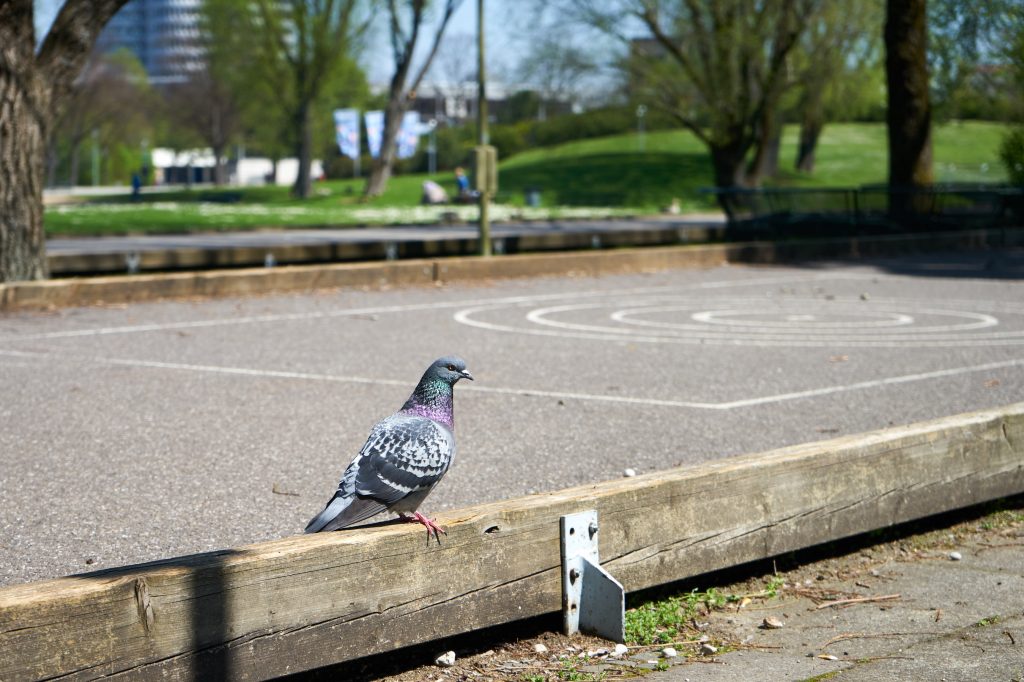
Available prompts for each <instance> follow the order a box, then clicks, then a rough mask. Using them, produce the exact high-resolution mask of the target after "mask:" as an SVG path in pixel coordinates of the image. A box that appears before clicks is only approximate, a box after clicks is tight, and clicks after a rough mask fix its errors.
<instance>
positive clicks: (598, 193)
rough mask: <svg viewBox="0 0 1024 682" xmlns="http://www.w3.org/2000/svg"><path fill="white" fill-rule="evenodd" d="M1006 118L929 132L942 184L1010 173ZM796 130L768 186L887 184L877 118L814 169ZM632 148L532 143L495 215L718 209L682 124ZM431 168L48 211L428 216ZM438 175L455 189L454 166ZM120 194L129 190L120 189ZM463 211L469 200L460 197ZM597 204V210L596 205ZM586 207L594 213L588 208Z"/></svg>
mask: <svg viewBox="0 0 1024 682" xmlns="http://www.w3.org/2000/svg"><path fill="white" fill-rule="evenodd" d="M1005 130H1006V128H1005V127H1004V126H1002V125H999V124H994V123H982V122H962V123H951V124H946V125H940V126H936V127H935V130H934V157H935V176H936V180H937V181H939V182H1005V181H1006V172H1005V170H1004V168H1003V167H1002V165H1001V164H1000V162H999V160H998V155H997V152H998V148H999V143H1000V140H1001V138H1002V136H1003V134H1004V133H1005ZM797 133H798V130H797V128H796V127H795V126H790V127H787V128H786V129H785V131H784V135H783V141H782V158H781V169H782V170H781V174H780V176H779V177H778V178H775V179H773V180H771V181H770V182H768V183H767V184H768V186H784V187H840V186H847V187H848V186H857V185H862V184H868V183H882V182H884V181H885V179H886V173H887V167H886V158H887V152H886V131H885V126H884V125H882V124H848V123H847V124H832V125H829V126H827V127H826V128H825V131H824V134H823V135H822V139H821V142H820V144H819V147H818V153H817V166H816V168H815V171H814V173H813V174H803V173H797V172H795V171H792V170H790V169H792V167H793V161H794V157H795V150H796V138H797ZM643 144H644V149H643V150H641V149H640V148H639V140H638V139H637V136H636V135H635V134H631V135H618V136H611V137H604V138H596V139H589V140H580V141H577V142H571V143H567V144H564V145H560V146H557V147H546V148H539V149H534V150H531V151H528V152H525V153H522V154H518V155H516V156H514V157H511V158H508V159H505V160H503V161H502V162H501V167H500V185H501V190H500V193H499V195H498V201H499V202H500V203H502V204H504V205H505V206H504V207H501V206H499V207H496V209H495V211H494V213H493V214H494V217H495V218H496V219H499V220H500V219H502V218H507V217H509V216H512V215H522V216H524V217H534V218H543V217H549V216H559V215H561V216H567V215H572V212H573V211H574V210H578V207H606V208H605V209H602V211H604V210H606V209H610V210H612V211H619V212H627V211H632V212H652V211H657V210H659V209H660V208H661V207H664V206H666V205H668V204H669V203H670V202H671V201H672V200H673V199H678V200H679V202H680V204H681V206H682V207H683V209H684V210H700V209H707V208H713V207H714V201H713V200H712V199H711V197H709V196H708V195H705V194H701V192H700V190H701V189H702V188H706V187H709V186H710V185H711V183H712V180H711V177H712V176H711V165H710V162H709V160H708V155H707V152H706V151H705V148H704V146H703V145H702V144H701V143H700V142H699V141H698V140H697V139H696V138H695V137H694V136H693V135H692V134H691V133H689V132H687V131H682V130H677V131H655V132H650V133H647V134H646V135H645V136H644V141H643ZM425 179H427V176H426V175H405V176H397V177H394V178H392V179H391V182H390V183H389V185H388V189H387V192H386V193H385V194H384V195H383V196H381V197H378V198H376V199H374V200H373V201H370V202H365V203H364V202H362V201H360V193H361V191H362V187H363V182H362V181H361V180H332V181H327V182H324V183H317V196H315V197H313V198H311V199H307V200H305V201H298V200H295V199H292V198H291V197H290V196H289V194H288V189H287V188H283V187H260V188H225V189H209V190H195V191H190V192H174V193H162V194H158V195H145V196H144V197H143V200H142V201H140V202H138V203H132V202H130V201H129V200H128V197H127V195H125V196H123V197H119V198H105V199H102V200H99V201H94V202H90V203H88V204H76V205H69V206H57V207H50V208H48V209H47V211H46V214H45V217H44V220H45V224H46V230H47V233H48V234H51V235H57V234H111V233H126V232H147V231H154V232H182V231H189V230H230V229H245V228H255V227H298V226H309V225H359V224H393V223H408V222H419V223H435V222H437V220H438V218H439V216H440V213H441V212H443V211H447V210H452V207H420V206H419V205H418V204H419V199H420V188H421V184H422V182H423V181H424V180H425ZM434 179H435V180H436V181H438V182H440V183H441V184H443V185H444V186H445V187H446V188H447V189H448V190H449V191H450V192H451V191H453V189H454V182H453V179H452V177H451V175H450V174H449V173H439V174H437V175H436V176H434ZM529 187H538V188H540V189H541V199H542V204H543V206H544V208H543V209H541V210H539V211H538V210H524V209H521V208H519V207H521V206H522V204H523V195H524V191H525V190H526V189H527V188H529ZM126 192H127V189H126ZM457 210H458V211H459V213H460V216H461V217H463V218H464V219H469V218H471V217H472V216H473V215H475V208H474V207H472V206H462V207H458V209H457ZM598 213H600V212H598ZM588 214H590V215H594V214H595V212H594V211H593V210H590V211H589V213H588Z"/></svg>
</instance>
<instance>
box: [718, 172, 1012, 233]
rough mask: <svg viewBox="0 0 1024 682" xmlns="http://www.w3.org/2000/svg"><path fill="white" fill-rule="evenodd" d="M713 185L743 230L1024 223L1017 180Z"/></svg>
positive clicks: (887, 229) (735, 226)
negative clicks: (836, 185)
mask: <svg viewBox="0 0 1024 682" xmlns="http://www.w3.org/2000/svg"><path fill="white" fill-rule="evenodd" d="M707 191H708V192H709V193H711V194H714V195H715V196H716V197H717V199H718V201H719V203H720V204H721V206H722V209H723V210H724V211H725V213H726V216H727V217H728V219H729V225H730V228H731V230H732V231H733V234H734V235H735V236H737V237H743V238H751V237H755V238H757V237H765V238H786V237H808V236H828V235H835V234H853V235H862V234H863V235H868V234H891V233H897V232H908V231H909V232H916V231H925V230H970V229H982V228H1012V227H1024V187H1018V186H1010V185H966V184H958V185H935V186H932V187H928V188H893V187H888V186H884V185H866V186H863V187H858V188H821V189H779V188H769V189H744V188H716V189H712V190H707Z"/></svg>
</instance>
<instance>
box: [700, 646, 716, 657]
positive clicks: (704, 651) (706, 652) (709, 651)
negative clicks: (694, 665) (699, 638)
mask: <svg viewBox="0 0 1024 682" xmlns="http://www.w3.org/2000/svg"><path fill="white" fill-rule="evenodd" d="M700 653H701V656H714V655H715V654H717V653H718V647H716V646H714V645H711V644H707V643H704V644H701V645H700Z"/></svg>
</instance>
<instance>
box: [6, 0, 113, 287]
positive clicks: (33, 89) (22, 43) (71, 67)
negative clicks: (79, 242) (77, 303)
mask: <svg viewBox="0 0 1024 682" xmlns="http://www.w3.org/2000/svg"><path fill="white" fill-rule="evenodd" d="M125 2H126V0H67V2H66V3H65V4H64V7H63V8H62V9H61V10H60V12H59V13H58V14H57V17H56V19H55V20H54V22H53V26H52V27H51V28H50V31H49V32H48V33H47V35H46V38H45V39H44V40H43V42H42V45H40V46H39V50H38V51H37V50H36V33H35V27H34V25H33V7H32V0H4V1H3V2H0V282H10V281H15V280H29V279H43V278H45V277H46V276H47V266H46V242H45V237H44V234H43V182H44V179H45V157H46V141H47V140H48V139H49V136H50V133H51V129H52V126H53V122H54V121H55V120H56V118H57V116H58V115H59V114H60V112H61V111H62V110H63V108H64V105H65V103H66V101H67V97H68V95H69V93H70V91H71V88H72V84H73V83H74V81H75V78H76V77H77V76H78V74H79V73H80V72H81V70H82V68H83V66H84V65H85V63H86V61H87V60H88V58H89V54H90V52H91V51H92V47H93V45H94V44H95V42H96V39H97V37H99V33H100V30H101V29H102V28H103V26H104V25H105V24H106V23H107V22H108V21H109V20H110V18H111V17H112V16H114V13H115V12H117V10H118V9H120V8H121V6H122V5H123V4H124V3H125Z"/></svg>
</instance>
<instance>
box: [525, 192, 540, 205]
mask: <svg viewBox="0 0 1024 682" xmlns="http://www.w3.org/2000/svg"><path fill="white" fill-rule="evenodd" d="M523 200H524V201H525V203H526V205H527V206H531V207H534V208H536V207H537V206H540V187H526V188H524V189H523Z"/></svg>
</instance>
